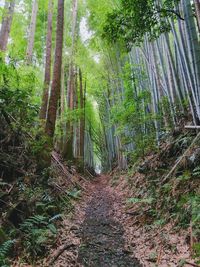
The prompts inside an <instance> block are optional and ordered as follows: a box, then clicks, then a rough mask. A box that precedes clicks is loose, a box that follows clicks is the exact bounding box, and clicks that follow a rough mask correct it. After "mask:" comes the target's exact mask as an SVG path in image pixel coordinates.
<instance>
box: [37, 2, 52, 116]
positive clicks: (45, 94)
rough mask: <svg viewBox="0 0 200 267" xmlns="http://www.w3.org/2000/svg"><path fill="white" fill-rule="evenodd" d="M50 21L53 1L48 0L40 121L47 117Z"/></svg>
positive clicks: (49, 73)
mask: <svg viewBox="0 0 200 267" xmlns="http://www.w3.org/2000/svg"><path fill="white" fill-rule="evenodd" d="M52 19H53V0H49V6H48V25H47V37H46V63H45V74H44V89H43V97H42V105H41V110H40V119H41V120H45V119H46V115H47V107H48V99H49V85H50V80H51V51H52Z"/></svg>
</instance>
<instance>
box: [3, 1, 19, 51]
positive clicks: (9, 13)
mask: <svg viewBox="0 0 200 267" xmlns="http://www.w3.org/2000/svg"><path fill="white" fill-rule="evenodd" d="M14 9H15V0H11V1H8V0H6V1H5V7H4V12H5V14H4V16H3V19H2V25H1V31H0V50H1V51H6V49H7V44H8V38H9V35H10V29H11V24H12V19H13V14H14Z"/></svg>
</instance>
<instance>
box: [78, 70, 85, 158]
mask: <svg viewBox="0 0 200 267" xmlns="http://www.w3.org/2000/svg"><path fill="white" fill-rule="evenodd" d="M79 82H80V108H81V118H80V157H81V158H82V159H84V137H85V114H84V113H85V94H84V92H83V78H82V72H81V69H79Z"/></svg>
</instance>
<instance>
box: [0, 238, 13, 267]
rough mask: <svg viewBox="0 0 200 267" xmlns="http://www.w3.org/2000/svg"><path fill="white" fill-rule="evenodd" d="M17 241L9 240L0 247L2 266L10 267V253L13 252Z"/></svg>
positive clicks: (0, 263) (0, 262) (0, 264)
mask: <svg viewBox="0 0 200 267" xmlns="http://www.w3.org/2000/svg"><path fill="white" fill-rule="evenodd" d="M14 242H15V240H7V241H5V242H4V243H3V244H2V245H1V246H0V266H2V267H8V266H9V264H8V259H7V256H8V253H9V251H10V250H11V248H12V246H13V244H14Z"/></svg>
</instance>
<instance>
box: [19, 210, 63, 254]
mask: <svg viewBox="0 0 200 267" xmlns="http://www.w3.org/2000/svg"><path fill="white" fill-rule="evenodd" d="M57 218H58V217H57ZM57 218H54V219H57ZM54 219H53V220H54ZM20 230H21V231H22V233H23V235H24V237H23V241H22V242H23V246H24V249H25V250H26V252H27V253H28V254H29V255H31V257H33V258H36V257H37V256H39V255H42V254H43V253H45V250H46V246H47V245H48V244H49V243H52V242H53V240H54V238H55V237H56V234H57V229H56V227H55V225H54V224H53V223H52V219H49V218H48V217H45V216H41V215H35V216H32V217H30V218H28V219H27V220H25V221H24V222H23V223H22V224H21V226H20Z"/></svg>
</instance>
